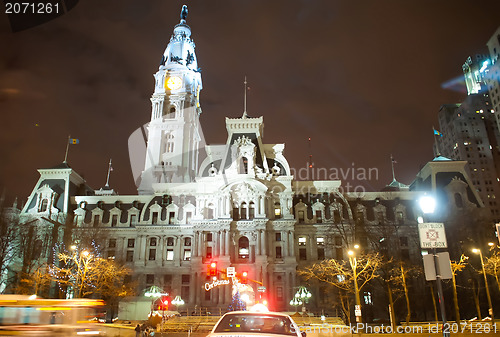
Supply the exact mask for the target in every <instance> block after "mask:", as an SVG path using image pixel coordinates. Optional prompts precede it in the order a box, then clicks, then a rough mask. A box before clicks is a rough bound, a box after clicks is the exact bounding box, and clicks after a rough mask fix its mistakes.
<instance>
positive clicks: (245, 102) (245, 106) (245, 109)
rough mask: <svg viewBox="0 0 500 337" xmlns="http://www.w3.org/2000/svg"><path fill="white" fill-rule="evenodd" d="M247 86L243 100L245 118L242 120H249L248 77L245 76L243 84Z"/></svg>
mask: <svg viewBox="0 0 500 337" xmlns="http://www.w3.org/2000/svg"><path fill="white" fill-rule="evenodd" d="M243 83H244V84H245V92H244V96H243V97H244V98H243V117H242V118H247V117H248V114H247V83H248V82H247V77H246V76H245V82H243Z"/></svg>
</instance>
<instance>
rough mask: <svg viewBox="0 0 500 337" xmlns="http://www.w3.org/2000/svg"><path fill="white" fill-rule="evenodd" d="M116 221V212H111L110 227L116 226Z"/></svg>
mask: <svg viewBox="0 0 500 337" xmlns="http://www.w3.org/2000/svg"><path fill="white" fill-rule="evenodd" d="M117 223H118V214H113V216H112V217H111V227H116V224H117Z"/></svg>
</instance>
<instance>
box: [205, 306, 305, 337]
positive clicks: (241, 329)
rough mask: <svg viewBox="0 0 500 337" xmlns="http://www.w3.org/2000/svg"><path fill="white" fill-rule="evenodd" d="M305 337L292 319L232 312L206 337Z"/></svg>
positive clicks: (272, 315) (266, 313)
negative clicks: (277, 336)
mask: <svg viewBox="0 0 500 337" xmlns="http://www.w3.org/2000/svg"><path fill="white" fill-rule="evenodd" d="M274 335H279V336H283V335H285V336H293V337H306V335H305V332H302V333H301V332H300V330H299V327H298V326H297V324H296V323H295V322H294V321H293V319H292V318H291V317H290V316H288V315H285V314H281V313H276V312H249V311H233V312H228V313H227V314H225V315H224V316H222V317H221V318H220V319H219V321H218V322H217V324H215V326H214V328H213V329H212V331H211V333H210V334H209V335H208V337H236V336H237V337H254V336H274Z"/></svg>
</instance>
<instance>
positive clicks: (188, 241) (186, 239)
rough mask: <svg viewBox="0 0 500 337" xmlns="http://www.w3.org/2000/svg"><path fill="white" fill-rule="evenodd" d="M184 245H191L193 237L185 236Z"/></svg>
mask: <svg viewBox="0 0 500 337" xmlns="http://www.w3.org/2000/svg"><path fill="white" fill-rule="evenodd" d="M184 246H191V238H189V237H187V238H184Z"/></svg>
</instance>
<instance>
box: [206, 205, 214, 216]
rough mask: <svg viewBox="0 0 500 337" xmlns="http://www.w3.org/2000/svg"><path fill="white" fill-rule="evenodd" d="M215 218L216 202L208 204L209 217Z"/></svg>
mask: <svg viewBox="0 0 500 337" xmlns="http://www.w3.org/2000/svg"><path fill="white" fill-rule="evenodd" d="M213 218H214V204H208V208H207V219H213Z"/></svg>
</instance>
